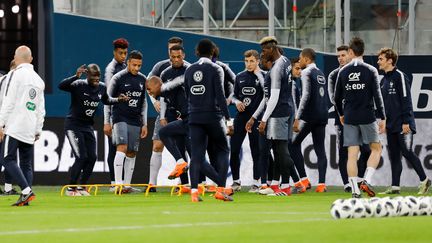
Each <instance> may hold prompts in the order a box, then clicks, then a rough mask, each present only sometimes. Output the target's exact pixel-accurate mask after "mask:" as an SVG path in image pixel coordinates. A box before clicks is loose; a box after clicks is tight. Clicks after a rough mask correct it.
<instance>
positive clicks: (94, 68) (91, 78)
mask: <svg viewBox="0 0 432 243" xmlns="http://www.w3.org/2000/svg"><path fill="white" fill-rule="evenodd" d="M86 73H87V83H88V84H89V85H90V86H92V87H97V86H99V81H100V77H101V71H100V68H99V66H98V65H97V64H94V63H92V64H89V65H88V66H87V70H86Z"/></svg>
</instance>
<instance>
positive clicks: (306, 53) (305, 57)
mask: <svg viewBox="0 0 432 243" xmlns="http://www.w3.org/2000/svg"><path fill="white" fill-rule="evenodd" d="M315 57H316V53H315V51H314V49H312V48H305V49H303V50H302V51H301V52H300V55H299V58H300V60H299V62H300V67H301V68H305V67H306V65H308V64H311V63H314V62H315Z"/></svg>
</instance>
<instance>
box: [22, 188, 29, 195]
mask: <svg viewBox="0 0 432 243" xmlns="http://www.w3.org/2000/svg"><path fill="white" fill-rule="evenodd" d="M30 192H31V188H30V187H26V188H24V190H22V191H21V194H24V195H27V194H29V193H30Z"/></svg>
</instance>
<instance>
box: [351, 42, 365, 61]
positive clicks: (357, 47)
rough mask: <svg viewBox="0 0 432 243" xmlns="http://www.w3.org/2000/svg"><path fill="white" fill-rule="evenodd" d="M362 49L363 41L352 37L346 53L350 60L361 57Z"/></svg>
mask: <svg viewBox="0 0 432 243" xmlns="http://www.w3.org/2000/svg"><path fill="white" fill-rule="evenodd" d="M364 49H365V43H364V41H363V40H362V39H360V38H359V37H354V38H352V39H351V41H350V43H349V50H348V53H349V55H350V56H351V58H354V57H361V56H363V53H364Z"/></svg>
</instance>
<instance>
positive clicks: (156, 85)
mask: <svg viewBox="0 0 432 243" xmlns="http://www.w3.org/2000/svg"><path fill="white" fill-rule="evenodd" d="M161 87H162V80H161V79H160V78H159V77H158V76H151V77H150V78H149V79H147V81H146V89H147V92H148V93H149V94H150V95H151V96H153V97H155V98H157V97H158V96H160V94H161Z"/></svg>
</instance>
